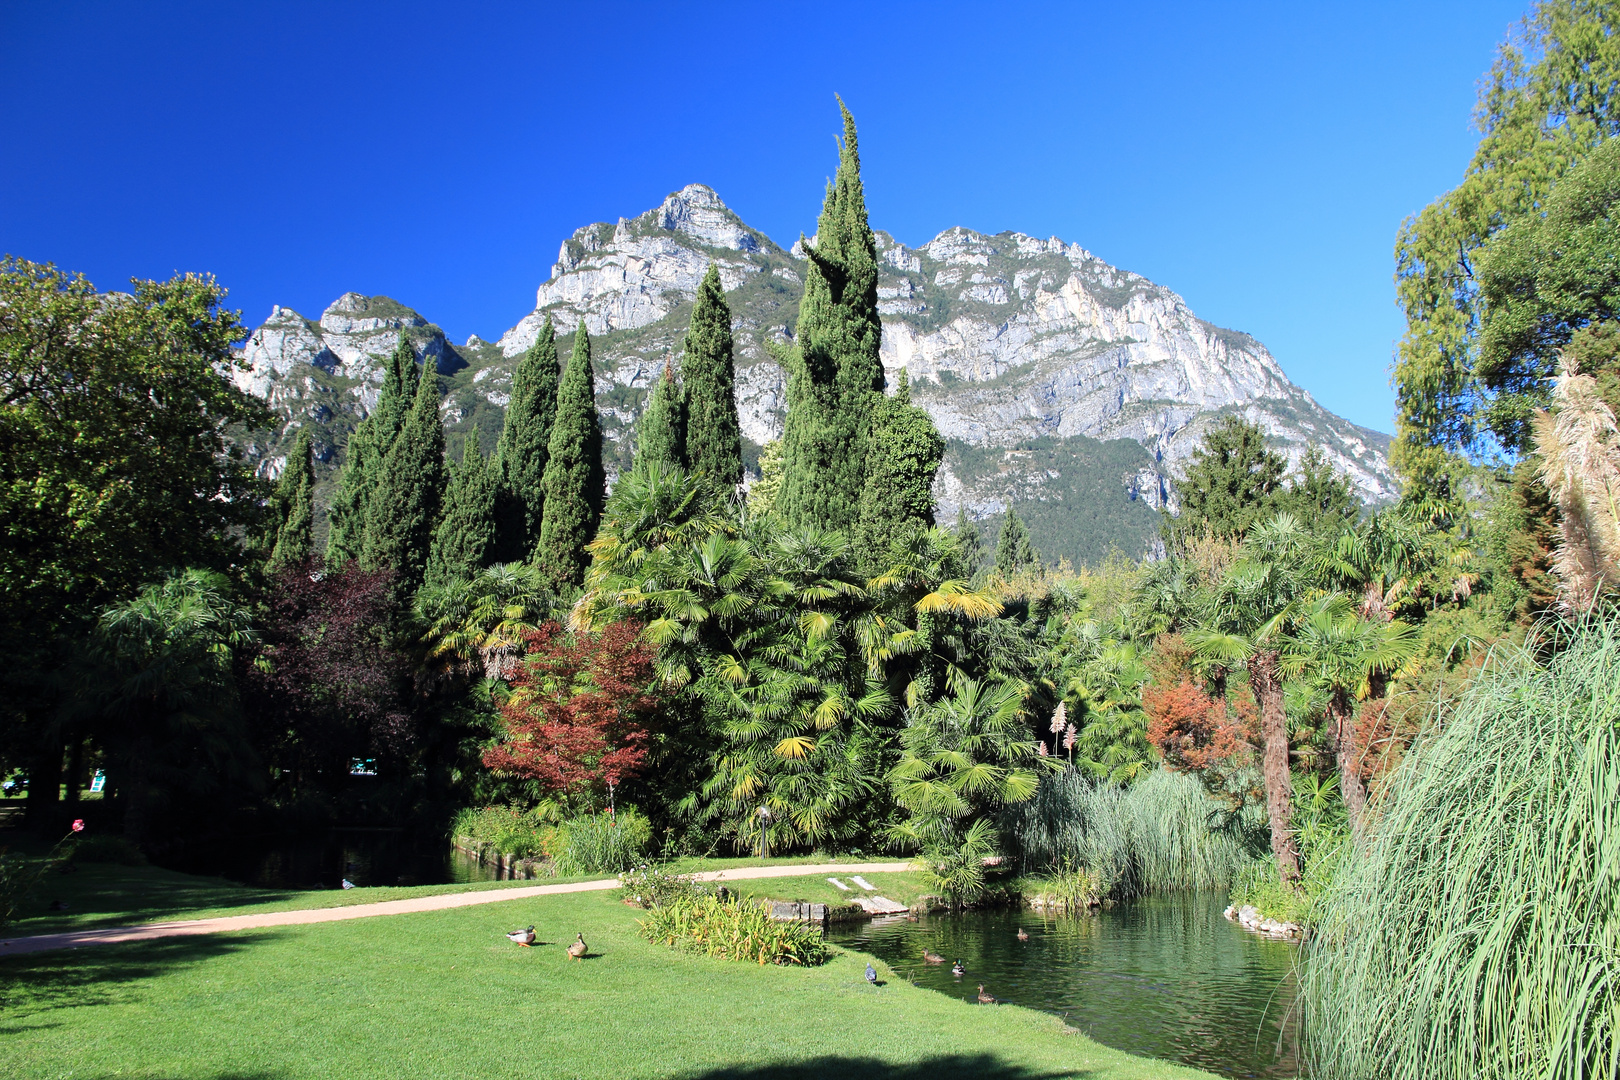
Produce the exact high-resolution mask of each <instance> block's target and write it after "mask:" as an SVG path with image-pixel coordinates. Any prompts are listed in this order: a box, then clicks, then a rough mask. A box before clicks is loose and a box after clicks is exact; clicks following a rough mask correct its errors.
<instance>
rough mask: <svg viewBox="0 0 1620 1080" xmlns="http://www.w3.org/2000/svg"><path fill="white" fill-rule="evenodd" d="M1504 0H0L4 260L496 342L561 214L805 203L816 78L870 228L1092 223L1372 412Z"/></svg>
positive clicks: (1318, 382) (828, 135)
mask: <svg viewBox="0 0 1620 1080" xmlns="http://www.w3.org/2000/svg"><path fill="white" fill-rule="evenodd" d="M1526 8H1527V0H1514V2H1497V0H1469V2H1466V3H1450V2H1439V3H1424V2H1422V0H1408V2H1403V3H1381V2H1359V3H1356V4H1339V5H1328V4H1315V3H1299V2H1297V0H1296V2H1294V3H1286V4H1262V3H1252V4H1244V3H1231V4H1217V3H1153V2H1135V3H1128V4H1126V3H1082V2H1076V3H1067V4H1023V3H1007V2H1002V3H995V4H991V3H984V2H982V0H981V2H978V3H966V4H953V3H920V4H909V3H895V2H889V3H859V4H841V3H832V2H824V3H804V4H800V3H784V2H776V3H760V4H700V3H682V4H670V3H665V4H653V3H641V4H636V3H591V4H566V5H565V4H554V5H544V4H538V3H527V4H517V3H503V4H486V3H474V2H465V0H463V2H458V3H455V4H442V5H430V4H410V3H401V2H396V3H387V4H384V3H375V4H344V3H320V4H314V3H311V4H299V3H278V4H273V5H272V4H255V3H247V2H233V3H229V4H218V3H208V4H202V3H191V4H186V3H161V2H145V3H122V4H111V3H94V2H77V3H70V4H64V3H58V2H54V0H51V2H44V0H42V2H33V0H12V2H9V3H6V4H4V5H3V6H0V64H3V65H4V70H5V71H6V73H7V89H6V93H5V94H4V96H3V98H0V146H3V147H4V151H3V152H4V155H5V168H3V169H0V250H3V251H5V252H9V253H11V254H15V255H20V256H23V257H26V258H30V259H36V260H41V261H51V262H55V263H57V264H58V265H60V266H63V267H66V268H68V269H72V270H78V271H82V272H83V273H85V274H86V275H87V276H89V277H90V279H91V280H92V281H94V282H95V283H96V284H97V285H98V286H100V287H102V288H117V287H121V285H122V284H123V283H124V282H125V281H126V280H127V279H128V278H129V277H131V276H141V277H158V276H168V275H169V274H171V273H173V272H174V271H176V270H198V271H211V272H213V273H214V274H216V275H217V276H218V277H219V279H220V280H221V282H222V283H224V284H225V285H226V286H227V287H228V288H229V289H230V290H231V300H230V302H231V304H232V305H233V306H236V307H240V308H242V309H243V310H244V314H245V317H246V318H247V319H248V321H249V322H250V324H256V323H258V322H259V321H261V320H262V319H263V318H264V317H265V316H266V315H268V314H269V311H270V306H271V305H272V304H278V303H279V304H284V305H287V306H290V307H293V308H296V309H297V310H299V311H301V312H303V313H304V314H306V315H310V316H316V315H318V314H319V313H320V311H321V310H322V309H323V308H324V307H325V306H326V305H327V304H328V303H330V302H331V301H332V300H333V299H334V298H336V297H337V296H338V295H339V294H341V293H343V292H345V291H347V290H350V289H353V290H357V291H359V292H363V293H368V294H377V293H383V294H386V295H389V296H392V297H394V298H395V299H397V300H400V301H402V302H404V303H406V304H409V305H411V306H412V307H415V308H416V309H417V310H419V311H421V312H422V313H423V314H424V315H426V316H427V317H428V318H430V319H432V320H434V321H435V322H437V323H439V324H440V325H441V326H443V327H444V328H445V330H446V331H447V332H448V333H449V334H450V336H451V337H452V338H453V339H455V340H457V341H461V340H464V339H465V338H466V337H467V335H468V334H470V333H477V334H479V335H480V336H482V337H486V338H493V337H495V336H497V335H499V334H500V333H501V332H502V331H503V330H505V329H506V328H507V327H509V326H511V325H512V324H513V323H515V322H516V321H517V320H518V319H519V318H521V317H522V316H523V315H524V314H525V313H526V312H527V311H528V310H529V309H530V308H531V307H532V305H533V302H534V289H535V286H536V285H538V284H539V283H540V282H541V281H542V280H544V279H545V278H546V276H547V275H548V273H549V270H550V266H551V263H552V262H553V260H554V259H555V257H556V253H557V246H558V244H559V243H560V242H561V241H562V240H563V238H564V237H566V236H567V235H568V234H569V233H571V232H572V231H573V230H574V229H575V228H577V227H578V226H580V225H583V224H586V223H588V222H593V221H612V220H614V219H616V218H618V217H619V216H621V215H623V216H633V215H635V214H637V213H639V212H641V211H642V210H645V209H647V208H649V207H652V206H654V205H656V204H657V203H658V202H659V201H661V200H662V198H663V196H664V195H665V194H666V193H668V192H670V191H672V190H675V189H677V188H679V187H681V186H683V185H685V184H687V183H690V182H693V181H700V182H703V183H706V184H709V185H710V186H712V187H713V188H715V190H716V191H718V192H719V193H720V195H721V197H722V198H723V199H725V200H726V201H727V203H729V204H730V205H731V206H732V208H733V209H735V210H736V211H737V212H738V213H739V214H740V215H741V216H742V217H743V219H744V220H746V221H747V222H749V223H750V224H751V225H753V226H755V227H756V228H759V229H761V230H763V231H764V232H766V233H768V234H769V235H771V236H772V237H774V238H775V239H777V240H778V241H779V242H781V243H783V244H784V245H786V244H789V243H791V242H792V241H793V239H794V238H795V237H796V236H797V235H798V233H799V231H800V230H804V231H806V232H810V231H813V229H814V224H815V215H816V211H817V209H818V208H819V206H820V199H821V191H822V185H823V183H824V181H825V178H826V176H827V175H828V173H829V172H830V171H831V170H832V168H833V167H834V164H835V148H834V137H835V135H836V134H837V131H838V117H837V112H836V105H835V103H834V101H833V94H834V92H837V93H840V94H842V95H843V96H844V99H845V100H846V101H847V102H848V103H849V105H850V107H851V109H852V110H853V111H854V113H855V117H856V121H857V123H858V125H859V127H860V134H861V150H862V159H863V163H864V169H865V178H866V190H867V197H868V200H869V204H870V207H871V216H872V224H873V226H874V227H876V228H881V229H887V230H888V231H889V232H891V233H893V234H894V235H895V236H896V237H898V238H899V239H900V240H901V241H903V242H905V243H907V244H913V245H915V244H921V243H924V242H926V241H927V240H928V239H930V238H931V237H933V236H934V235H935V234H937V233H939V232H940V231H942V230H944V229H946V228H949V227H951V226H953V225H965V226H968V227H970V228H974V229H978V230H981V231H985V232H992V233H993V232H999V231H1001V230H1005V229H1015V230H1018V231H1020V232H1026V233H1031V234H1034V235H1038V236H1050V235H1056V236H1060V237H1062V238H1064V239H1065V240H1068V241H1072V242H1076V243H1079V244H1082V245H1084V246H1085V247H1087V248H1089V249H1090V250H1092V251H1093V252H1095V253H1096V254H1097V255H1099V256H1100V257H1102V258H1104V259H1106V260H1108V261H1109V262H1112V263H1114V264H1116V265H1118V266H1121V267H1123V268H1125V269H1128V270H1133V271H1136V272H1137V273H1140V274H1143V275H1145V276H1147V277H1149V278H1151V279H1153V280H1154V281H1157V282H1159V283H1160V284H1163V285H1166V286H1168V287H1170V288H1172V289H1175V290H1176V291H1177V292H1179V293H1181V295H1182V296H1184V297H1185V298H1186V300H1187V302H1188V304H1189V305H1190V306H1191V307H1192V309H1193V310H1194V311H1195V312H1197V313H1198V314H1199V315H1200V316H1202V317H1203V318H1205V319H1208V320H1209V321H1211V322H1214V323H1217V324H1220V325H1223V326H1227V327H1232V328H1235V329H1239V330H1244V331H1247V332H1249V333H1251V334H1254V335H1255V336H1256V337H1258V338H1259V339H1260V340H1261V341H1263V342H1265V343H1266V345H1267V346H1268V347H1269V348H1270V349H1271V351H1272V352H1273V353H1274V354H1275V355H1276V357H1277V359H1278V361H1279V362H1280V363H1281V364H1282V366H1283V368H1284V370H1286V371H1287V372H1288V374H1289V375H1290V376H1291V377H1292V378H1293V379H1294V380H1295V381H1296V382H1298V383H1299V384H1301V385H1302V386H1304V387H1305V388H1306V389H1308V390H1310V391H1311V392H1312V393H1313V394H1314V395H1315V396H1316V397H1317V398H1318V400H1320V401H1321V402H1322V403H1323V404H1324V405H1326V406H1327V407H1328V408H1330V409H1332V410H1334V411H1336V412H1339V413H1341V414H1343V415H1345V416H1347V417H1349V418H1350V419H1352V420H1354V421H1356V422H1358V423H1361V424H1365V425H1367V426H1370V427H1375V428H1378V429H1380V430H1384V431H1389V430H1390V429H1391V426H1392V421H1391V403H1392V401H1393V396H1392V393H1391V391H1390V389H1389V384H1388V368H1389V360H1390V355H1391V351H1392V348H1393V345H1394V342H1395V340H1396V339H1397V338H1398V337H1399V335H1400V332H1401V322H1400V317H1399V313H1398V312H1397V310H1396V309H1395V307H1394V302H1393V288H1392V285H1391V280H1390V275H1391V267H1392V258H1391V249H1392V246H1393V242H1394V237H1395V231H1396V229H1397V228H1398V227H1399V225H1400V223H1401V220H1402V219H1403V218H1404V217H1406V216H1407V215H1408V214H1411V213H1413V212H1414V211H1416V210H1418V209H1419V208H1421V207H1422V206H1423V205H1424V204H1425V203H1427V202H1428V201H1430V200H1431V199H1433V198H1434V197H1435V196H1437V195H1439V194H1440V193H1442V192H1443V191H1445V190H1446V189H1448V188H1449V187H1451V186H1453V185H1454V184H1455V183H1456V182H1457V181H1458V179H1459V178H1460V177H1461V174H1462V170H1463V168H1464V167H1465V166H1466V164H1467V161H1468V157H1469V155H1470V153H1471V151H1472V148H1473V145H1474V143H1475V141H1476V139H1477V136H1476V134H1475V133H1474V131H1473V130H1472V128H1471V110H1472V107H1473V103H1474V98H1475V88H1476V85H1477V82H1478V80H1479V77H1480V76H1481V75H1482V74H1483V73H1484V72H1485V70H1486V69H1487V67H1488V66H1489V64H1490V61H1491V58H1492V55H1493V52H1494V50H1495V48H1496V46H1497V45H1498V44H1499V43H1500V42H1501V41H1502V40H1503V38H1504V37H1505V35H1506V34H1507V32H1508V30H1509V29H1510V27H1511V26H1512V25H1513V24H1514V23H1516V22H1517V20H1518V19H1519V18H1520V17H1522V15H1523V14H1524V12H1525V10H1526Z"/></svg>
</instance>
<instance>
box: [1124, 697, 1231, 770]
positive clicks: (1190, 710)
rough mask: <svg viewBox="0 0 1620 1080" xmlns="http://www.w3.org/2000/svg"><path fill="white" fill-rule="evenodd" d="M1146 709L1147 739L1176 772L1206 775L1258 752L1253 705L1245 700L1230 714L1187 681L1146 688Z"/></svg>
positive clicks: (1223, 705)
mask: <svg viewBox="0 0 1620 1080" xmlns="http://www.w3.org/2000/svg"><path fill="white" fill-rule="evenodd" d="M1245 706H1247V707H1246V708H1245ZM1142 708H1143V710H1144V711H1146V712H1147V714H1148V741H1149V742H1151V743H1152V744H1153V745H1154V746H1156V747H1158V749H1159V753H1161V754H1163V755H1164V760H1165V761H1166V762H1168V763H1169V764H1170V765H1172V766H1174V767H1176V768H1182V769H1189V770H1192V771H1194V772H1202V771H1203V770H1205V769H1209V768H1214V767H1217V766H1227V765H1230V764H1234V763H1235V759H1238V758H1241V757H1243V756H1245V755H1248V754H1251V753H1253V751H1254V747H1255V738H1254V726H1255V724H1254V720H1255V715H1254V706H1253V705H1252V704H1251V703H1249V702H1246V701H1244V700H1243V699H1241V698H1240V699H1239V700H1238V701H1237V702H1236V703H1234V705H1233V707H1232V709H1231V710H1230V711H1228V709H1227V706H1226V702H1224V701H1215V700H1212V699H1211V698H1210V697H1209V696H1208V695H1206V694H1205V693H1204V692H1203V691H1202V690H1200V689H1199V688H1198V687H1196V686H1194V685H1193V684H1192V683H1190V682H1188V681H1186V680H1182V681H1181V682H1179V683H1177V684H1176V685H1174V686H1167V687H1158V686H1146V687H1143V688H1142Z"/></svg>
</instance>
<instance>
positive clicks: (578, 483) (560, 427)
mask: <svg viewBox="0 0 1620 1080" xmlns="http://www.w3.org/2000/svg"><path fill="white" fill-rule="evenodd" d="M606 496H607V477H606V474H605V473H604V472H603V470H602V421H601V418H600V417H598V416H597V415H596V390H595V387H594V385H593V373H592V371H591V341H590V337H589V336H588V335H587V334H586V333H585V324H584V323H583V322H581V323H580V324H579V328H578V330H576V331H575V333H574V351H573V355H571V356H570V357H569V358H568V368H567V370H566V371H564V372H563V376H562V383H561V385H559V386H558V388H557V419H556V422H555V423H554V424H552V426H551V442H550V444H549V445H548V447H547V461H546V475H545V511H544V514H543V517H542V519H541V523H540V542H539V545H538V546H537V547H536V549H535V553H534V556H535V560H536V561H537V562H538V563H539V564H540V569H541V571H542V572H543V573H544V574H545V575H546V576H547V577H548V578H550V579H551V581H552V582H553V583H554V584H555V585H557V586H559V587H566V586H569V585H578V584H579V583H580V582H582V581H583V580H585V567H586V565H587V564H588V563H589V562H590V559H589V556H587V555H586V553H585V545H586V544H588V543H590V542H591V540H593V539H594V538H595V536H596V528H597V525H598V524H599V523H600V521H601V520H602V503H603V502H604V500H605V499H606Z"/></svg>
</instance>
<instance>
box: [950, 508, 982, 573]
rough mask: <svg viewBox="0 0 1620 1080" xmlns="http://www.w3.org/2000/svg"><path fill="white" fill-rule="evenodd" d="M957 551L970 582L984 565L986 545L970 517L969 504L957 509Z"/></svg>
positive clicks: (955, 531)
mask: <svg viewBox="0 0 1620 1080" xmlns="http://www.w3.org/2000/svg"><path fill="white" fill-rule="evenodd" d="M952 531H953V532H954V533H955V534H956V550H957V551H958V552H960V553H961V556H962V573H963V575H964V576H966V577H967V578H968V579H969V580H971V579H972V578H973V576H974V575H975V574H977V573H978V572H979V567H980V566H982V565H983V564H984V543H983V542H982V541H981V540H980V539H979V526H978V525H977V524H976V523H975V522H974V520H973V519H972V518H970V517H968V511H967V503H963V504H962V505H960V506H958V507H957V508H956V528H955V529H954V530H952Z"/></svg>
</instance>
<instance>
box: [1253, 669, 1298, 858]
mask: <svg viewBox="0 0 1620 1080" xmlns="http://www.w3.org/2000/svg"><path fill="white" fill-rule="evenodd" d="M1248 668H1249V685H1250V686H1251V687H1252V688H1253V690H1254V703H1255V704H1256V705H1258V706H1259V707H1260V731H1261V735H1262V737H1263V739H1264V742H1265V746H1264V749H1263V751H1262V753H1261V759H1260V771H1261V774H1262V775H1263V776H1264V777H1265V781H1266V814H1267V816H1268V817H1269V818H1270V819H1271V853H1272V854H1273V855H1275V856H1276V857H1277V871H1278V873H1279V874H1280V875H1281V877H1282V883H1283V884H1284V885H1286V886H1289V887H1293V886H1294V885H1296V884H1298V882H1299V849H1298V848H1297V847H1295V845H1294V830H1293V821H1292V817H1293V799H1294V785H1293V778H1292V776H1291V774H1290V773H1289V770H1288V714H1287V713H1286V712H1285V711H1284V710H1283V690H1282V673H1281V671H1280V668H1279V663H1278V657H1277V650H1275V649H1260V650H1256V652H1255V653H1254V655H1253V656H1251V657H1250V658H1249V663H1248Z"/></svg>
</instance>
